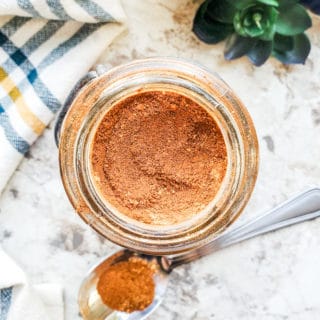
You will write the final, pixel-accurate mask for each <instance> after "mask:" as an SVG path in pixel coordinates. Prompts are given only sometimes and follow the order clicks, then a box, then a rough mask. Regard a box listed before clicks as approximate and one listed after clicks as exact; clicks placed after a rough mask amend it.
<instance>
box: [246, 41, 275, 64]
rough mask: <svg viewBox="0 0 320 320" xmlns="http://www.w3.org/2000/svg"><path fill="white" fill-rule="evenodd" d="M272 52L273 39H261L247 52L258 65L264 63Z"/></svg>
mask: <svg viewBox="0 0 320 320" xmlns="http://www.w3.org/2000/svg"><path fill="white" fill-rule="evenodd" d="M271 53H272V41H262V40H259V41H257V43H256V44H255V46H254V47H252V48H251V49H250V50H249V52H248V53H247V56H248V58H249V59H250V61H251V62H252V63H253V64H254V65H255V66H257V67H259V66H261V65H263V64H264V63H265V62H266V61H267V60H268V58H269V57H270V55H271Z"/></svg>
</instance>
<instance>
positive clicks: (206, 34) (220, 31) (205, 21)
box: [192, 1, 233, 44]
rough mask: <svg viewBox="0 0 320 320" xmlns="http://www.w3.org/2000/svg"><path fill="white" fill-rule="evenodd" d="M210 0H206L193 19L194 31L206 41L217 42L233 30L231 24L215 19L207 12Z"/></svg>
mask: <svg viewBox="0 0 320 320" xmlns="http://www.w3.org/2000/svg"><path fill="white" fill-rule="evenodd" d="M209 3H210V1H206V2H204V3H203V4H202V5H201V6H200V8H199V10H198V12H197V14H196V16H195V18H194V21H193V28H192V31H193V32H194V33H195V34H196V35H197V37H198V38H199V39H200V40H202V41H203V42H205V43H209V44H215V43H218V42H220V41H222V40H224V39H225V38H226V37H227V36H228V35H229V34H230V33H232V32H233V26H232V25H231V24H223V23H221V22H218V21H214V20H213V19H211V18H210V17H209V16H208V15H207V14H206V12H207V7H208V5H209Z"/></svg>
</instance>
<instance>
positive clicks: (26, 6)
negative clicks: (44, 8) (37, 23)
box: [17, 0, 40, 17]
mask: <svg viewBox="0 0 320 320" xmlns="http://www.w3.org/2000/svg"><path fill="white" fill-rule="evenodd" d="M17 3H18V6H19V7H20V8H21V9H23V10H24V11H26V12H27V13H29V14H30V15H31V16H33V17H40V14H39V12H38V11H37V10H36V9H35V8H34V7H33V5H32V3H31V2H30V1H29V0H17Z"/></svg>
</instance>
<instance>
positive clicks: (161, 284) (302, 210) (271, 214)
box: [79, 188, 320, 320]
mask: <svg viewBox="0 0 320 320" xmlns="http://www.w3.org/2000/svg"><path fill="white" fill-rule="evenodd" d="M319 216H320V188H313V189H310V190H307V191H305V192H303V193H301V194H299V195H297V196H296V197H294V198H291V199H290V200H288V201H286V202H284V203H282V204H281V205H279V206H278V207H276V208H274V209H272V210H270V211H268V212H267V213H265V214H263V215H261V216H259V217H257V218H255V219H253V220H251V221H249V222H246V223H244V224H243V225H241V226H239V227H237V228H236V229H233V230H230V231H226V232H225V233H223V234H222V235H220V236H218V237H217V238H215V239H214V240H212V241H211V242H209V243H207V244H206V245H204V246H202V247H200V248H198V249H195V250H192V251H190V252H187V253H183V254H180V255H177V256H174V257H155V256H148V255H142V254H137V253H134V252H131V251H129V250H121V251H119V252H117V253H115V254H113V255H111V256H109V257H108V258H104V259H103V260H102V261H101V262H100V263H98V264H97V265H96V266H95V267H94V268H92V269H91V270H90V272H89V273H88V275H87V277H86V278H85V279H84V281H83V283H82V285H81V287H80V291H79V307H80V312H81V314H82V316H83V318H84V319H85V320H142V319H146V318H147V316H149V315H150V314H151V313H152V312H153V311H154V310H155V309H156V308H157V307H158V305H159V304H160V303H161V301H162V299H163V297H164V294H165V290H166V287H167V284H168V282H169V274H170V272H171V271H172V270H173V269H174V268H176V267H177V266H179V265H181V264H185V263H188V262H191V261H194V260H197V259H199V258H201V257H203V256H206V255H209V254H211V253H213V252H215V251H218V250H220V249H222V248H225V247H227V246H230V245H232V244H235V243H238V242H241V241H243V240H246V239H250V238H253V237H255V236H258V235H261V234H264V233H267V232H270V231H274V230H278V229H281V228H284V227H287V226H290V225H293V224H296V223H300V222H303V221H307V220H312V219H315V218H317V217H319ZM132 256H138V257H140V258H142V259H146V260H148V261H152V262H153V263H156V264H157V266H158V269H157V272H156V273H155V276H154V281H155V284H156V289H155V297H154V300H153V302H152V304H151V305H150V306H149V307H147V308H146V309H145V310H143V311H136V312H133V313H124V312H119V311H115V310H112V309H110V308H109V307H108V306H106V305H104V304H103V302H102V301H101V299H100V296H99V294H98V292H97V290H96V286H97V282H98V279H99V277H100V275H101V273H102V272H104V271H105V270H106V268H108V266H110V265H114V264H116V263H118V262H120V261H125V260H128V259H129V258H130V257H132Z"/></svg>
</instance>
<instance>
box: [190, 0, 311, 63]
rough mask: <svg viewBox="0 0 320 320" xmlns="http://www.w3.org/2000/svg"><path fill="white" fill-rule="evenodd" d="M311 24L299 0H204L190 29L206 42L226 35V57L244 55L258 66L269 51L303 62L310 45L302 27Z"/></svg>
mask: <svg viewBox="0 0 320 320" xmlns="http://www.w3.org/2000/svg"><path fill="white" fill-rule="evenodd" d="M311 25H312V22H311V18H310V16H309V14H308V12H307V11H306V9H305V8H304V7H303V6H302V5H300V4H299V1H298V0H206V1H205V2H204V3H203V4H202V5H201V6H200V7H199V9H198V11H197V13H196V16H195V18H194V24H193V31H194V33H195V34H196V35H197V36H198V38H199V39H200V40H202V41H204V42H206V43H209V44H215V43H218V42H220V41H223V40H225V39H227V41H226V46H225V51H224V56H225V58H226V59H227V60H232V59H236V58H239V57H242V56H244V55H247V56H248V57H249V59H250V60H251V62H252V63H253V64H254V65H256V66H260V65H262V64H263V63H264V62H265V61H266V60H267V59H268V58H269V56H270V55H273V56H274V57H276V58H277V59H278V60H280V61H281V62H283V63H286V64H290V63H304V62H305V60H306V58H307V57H308V55H309V52H310V48H311V46H310V41H309V39H308V37H307V36H306V34H305V33H304V31H305V30H306V29H308V28H309V27H311Z"/></svg>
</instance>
